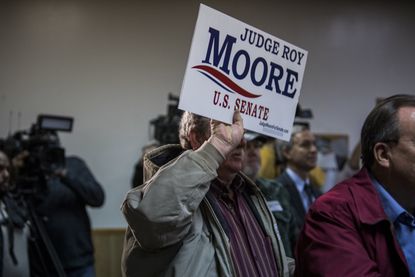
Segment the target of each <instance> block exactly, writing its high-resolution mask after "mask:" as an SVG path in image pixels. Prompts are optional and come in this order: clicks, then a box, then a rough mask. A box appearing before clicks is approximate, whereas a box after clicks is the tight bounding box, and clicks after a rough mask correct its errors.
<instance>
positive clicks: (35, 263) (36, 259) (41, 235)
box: [24, 195, 66, 277]
mask: <svg viewBox="0 0 415 277" xmlns="http://www.w3.org/2000/svg"><path fill="white" fill-rule="evenodd" d="M32 198H33V196H32V195H25V197H24V202H25V204H26V208H27V210H28V212H29V222H30V234H31V235H30V237H31V242H30V243H31V245H32V246H33V247H30V252H31V253H30V255H31V261H30V268H31V271H32V273H31V276H35V277H44V276H46V277H48V276H58V277H65V276H66V274H65V271H64V270H63V267H62V264H61V261H60V260H59V257H58V255H57V254H56V251H55V248H54V247H53V245H52V242H51V241H50V238H49V236H48V234H47V232H46V229H45V225H44V223H43V220H42V219H41V218H40V217H39V216H38V215H37V214H36V211H35V209H36V207H35V206H34V205H33V199H32ZM50 263H51V264H52V266H53V269H54V271H55V272H54V275H51V274H52V273H51V272H49V270H48V268H50V266H47V265H48V264H50Z"/></svg>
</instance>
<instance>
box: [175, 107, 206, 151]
mask: <svg viewBox="0 0 415 277" xmlns="http://www.w3.org/2000/svg"><path fill="white" fill-rule="evenodd" d="M191 131H193V132H195V133H196V137H197V139H198V140H205V139H206V138H207V137H208V136H209V135H210V119H209V118H206V117H203V116H200V115H197V114H194V113H191V112H187V111H186V112H184V113H183V115H182V118H181V120H180V126H179V139H180V145H181V146H182V147H183V148H184V149H192V145H191V144H190V139H189V136H190V132H191Z"/></svg>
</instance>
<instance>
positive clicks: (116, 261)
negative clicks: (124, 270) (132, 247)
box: [92, 228, 125, 277]
mask: <svg viewBox="0 0 415 277" xmlns="http://www.w3.org/2000/svg"><path fill="white" fill-rule="evenodd" d="M124 233H125V229H123V228H117V229H95V230H93V231H92V239H93V242H94V247H95V269H96V273H97V277H121V253H122V248H123V241H124Z"/></svg>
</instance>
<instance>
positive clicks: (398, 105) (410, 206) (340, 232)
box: [296, 95, 415, 276]
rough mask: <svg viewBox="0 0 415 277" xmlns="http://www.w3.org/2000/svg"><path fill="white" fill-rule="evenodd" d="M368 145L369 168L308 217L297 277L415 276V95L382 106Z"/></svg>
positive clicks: (372, 117) (366, 135)
mask: <svg viewBox="0 0 415 277" xmlns="http://www.w3.org/2000/svg"><path fill="white" fill-rule="evenodd" d="M361 143H362V160H363V165H364V167H363V169H362V170H361V171H360V172H359V173H357V174H356V175H355V176H353V177H352V178H350V179H347V180H345V181H343V182H341V183H340V184H338V185H336V186H335V187H334V188H333V189H332V190H331V191H329V192H327V193H326V194H324V195H323V196H321V197H320V198H319V199H317V201H316V202H315V204H314V205H313V206H312V207H311V209H310V210H309V212H308V214H307V216H306V221H305V225H304V229H303V231H302V233H301V236H300V238H299V241H298V247H297V253H296V258H297V268H296V275H297V276H415V219H414V213H415V202H414V199H415V96H414V95H395V96H391V97H389V98H386V99H384V100H383V101H381V102H380V103H378V104H377V105H376V107H375V108H374V109H373V110H372V112H371V113H370V114H369V115H368V117H367V118H366V121H365V123H364V124H363V127H362V133H361Z"/></svg>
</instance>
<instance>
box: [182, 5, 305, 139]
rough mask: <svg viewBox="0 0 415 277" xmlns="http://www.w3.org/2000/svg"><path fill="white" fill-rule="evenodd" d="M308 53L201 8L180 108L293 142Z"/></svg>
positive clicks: (206, 8)
mask: <svg viewBox="0 0 415 277" xmlns="http://www.w3.org/2000/svg"><path fill="white" fill-rule="evenodd" d="M306 60H307V51H305V50H303V49H301V48H299V47H296V46H294V45H292V44H290V43H288V42H286V41H284V40H281V39H279V38H276V37H274V36H272V35H270V34H267V33H265V32H263V31H261V30H259V29H257V28H255V27H252V26H250V25H248V24H245V23H243V22H241V21H239V20H237V19H234V18H232V17H229V16H227V15H225V14H223V13H221V12H218V11H216V10H214V9H212V8H209V7H207V6H205V5H203V4H201V5H200V9H199V16H198V19H197V22H196V28H195V31H194V34H193V41H192V46H191V49H190V54H189V59H188V63H187V67H186V72H185V76H184V80H183V86H182V91H181V95H180V102H179V108H180V109H182V110H187V111H190V112H194V113H196V114H199V115H202V116H206V117H209V118H213V119H216V120H220V121H222V122H226V123H231V122H232V115H233V111H234V110H235V109H239V111H240V112H241V115H242V117H243V120H244V127H245V128H246V129H249V130H252V131H255V132H258V133H262V134H264V135H268V136H272V137H275V138H279V139H283V140H289V138H290V135H291V129H292V125H293V122H294V116H295V110H296V107H297V103H298V98H299V96H300V89H301V84H302V81H303V74H304V69H305V64H306Z"/></svg>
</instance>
